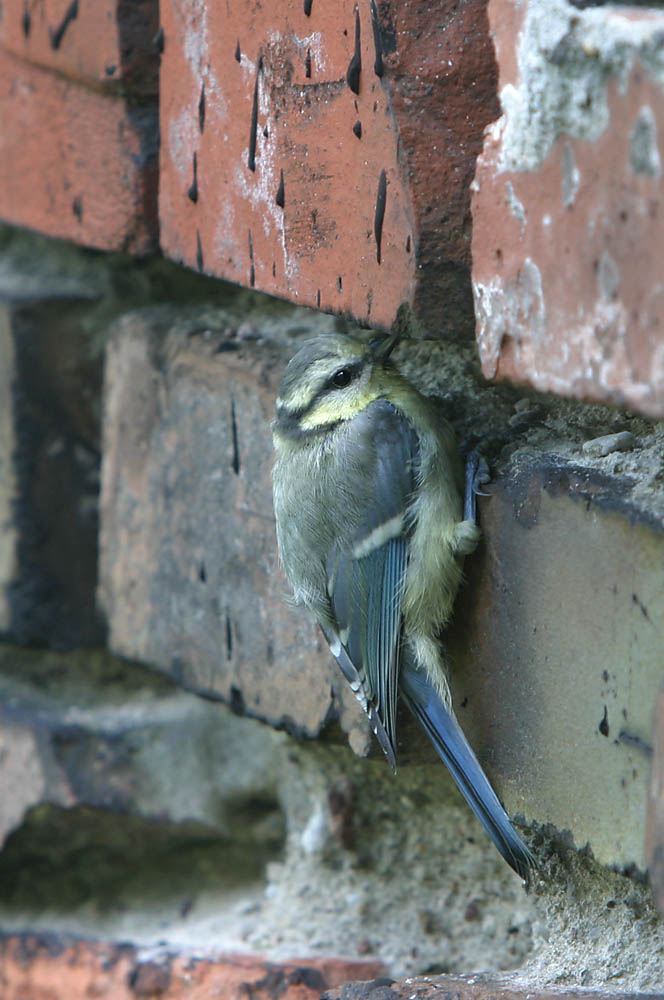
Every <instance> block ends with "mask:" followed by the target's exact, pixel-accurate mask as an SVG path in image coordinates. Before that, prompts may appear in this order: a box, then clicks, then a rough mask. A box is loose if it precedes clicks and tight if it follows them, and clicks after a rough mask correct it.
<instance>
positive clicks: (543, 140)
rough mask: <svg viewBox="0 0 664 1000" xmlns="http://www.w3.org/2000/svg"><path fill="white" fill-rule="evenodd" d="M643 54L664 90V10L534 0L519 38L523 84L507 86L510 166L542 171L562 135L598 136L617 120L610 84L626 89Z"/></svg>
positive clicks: (504, 159)
mask: <svg viewBox="0 0 664 1000" xmlns="http://www.w3.org/2000/svg"><path fill="white" fill-rule="evenodd" d="M637 59H638V60H639V61H640V62H641V63H642V64H643V66H644V67H645V70H646V72H647V73H648V75H649V76H650V78H651V79H652V80H653V81H654V82H655V84H656V85H657V86H658V87H659V88H660V89H661V90H662V91H664V15H662V16H657V15H656V14H651V15H650V16H649V17H647V18H646V17H642V18H635V17H633V16H632V17H630V16H629V15H628V14H627V13H626V12H621V11H620V10H619V9H617V8H613V9H609V10H607V9H606V8H592V9H588V10H579V9H578V8H577V7H573V6H572V5H571V4H570V3H568V2H567V0H530V2H529V3H528V7H527V11H526V14H525V18H524V23H523V28H522V31H521V33H520V36H519V41H518V48H517V61H518V67H519V77H518V80H517V82H516V84H512V83H510V84H507V85H506V86H505V87H503V89H502V91H501V95H500V98H501V102H502V107H503V116H504V131H503V143H502V154H501V162H500V164H499V168H500V169H502V170H537V169H538V167H539V166H540V165H541V164H542V163H543V162H544V160H545V159H546V157H547V156H548V154H549V153H550V151H551V149H552V147H553V145H554V143H555V141H556V139H557V138H558V137H559V136H560V135H569V136H571V137H573V138H580V139H585V140H590V141H595V140H597V139H598V138H599V136H600V135H602V133H603V132H604V130H605V129H606V128H607V126H608V124H609V107H608V100H607V85H608V83H609V81H610V80H614V81H615V82H617V84H618V87H619V89H620V90H621V91H623V92H624V90H625V88H626V87H627V83H628V78H629V73H630V70H631V69H632V66H633V65H634V62H635V60H637Z"/></svg>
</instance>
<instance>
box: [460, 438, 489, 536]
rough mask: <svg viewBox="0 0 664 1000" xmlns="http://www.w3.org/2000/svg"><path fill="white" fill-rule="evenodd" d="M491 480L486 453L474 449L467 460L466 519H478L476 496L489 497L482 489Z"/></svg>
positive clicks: (464, 508) (464, 509)
mask: <svg viewBox="0 0 664 1000" xmlns="http://www.w3.org/2000/svg"><path fill="white" fill-rule="evenodd" d="M490 482H491V475H490V473H489V466H488V463H487V460H486V459H485V457H484V455H482V454H480V452H479V451H477V450H476V449H474V450H473V451H471V453H470V455H469V456H468V458H467V460H466V496H465V499H464V507H463V515H464V520H466V521H477V501H476V497H488V496H491V494H490V493H486V492H485V491H483V490H482V489H481V487H482V486H486V484H487V483H490Z"/></svg>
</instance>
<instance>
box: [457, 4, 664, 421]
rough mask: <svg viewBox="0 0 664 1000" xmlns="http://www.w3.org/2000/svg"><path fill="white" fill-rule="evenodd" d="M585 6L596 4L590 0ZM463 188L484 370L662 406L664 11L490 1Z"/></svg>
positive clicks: (649, 410) (653, 409) (661, 411)
mask: <svg viewBox="0 0 664 1000" xmlns="http://www.w3.org/2000/svg"><path fill="white" fill-rule="evenodd" d="M591 6H592V5H591ZM489 16H490V21H491V30H492V35H493V37H494V42H495V46H496V51H497V54H498V63H499V68H500V94H501V101H502V112H503V114H502V117H500V118H499V119H498V120H497V121H496V122H495V123H494V125H493V126H492V128H490V129H489V130H488V131H487V134H486V139H485V144H484V150H483V152H482V155H481V156H480V158H479V160H478V163H477V173H476V178H475V184H474V188H475V191H474V195H473V241H472V246H473V284H474V294H475V307H476V312H477V338H478V343H479V349H480V355H481V359H482V366H483V371H484V374H485V375H486V376H487V377H488V378H507V379H510V380H512V381H518V382H529V383H531V384H532V385H534V386H535V387H537V388H538V389H545V390H552V391H554V392H556V393H559V394H565V395H572V396H577V397H580V398H591V399H597V400H607V401H610V402H613V403H618V404H621V405H626V406H629V407H632V408H634V409H637V410H640V411H641V412H643V413H646V414H650V415H652V416H662V415H664V333H663V331H664V297H663V295H662V285H661V280H660V278H661V273H660V272H661V268H660V258H661V247H662V244H663V243H664V211H663V209H664V202H663V198H662V195H663V188H662V183H663V181H662V169H661V144H660V141H659V139H658V134H659V133H661V129H662V125H663V123H664V74H663V73H662V69H661V46H662V37H663V32H664V15H663V14H662V13H661V12H660V11H658V12H655V11H646V10H643V11H637V10H616V9H608V10H605V9H602V10H597V9H590V10H579V9H577V5H575V6H573V5H571V4H567V3H563V2H556V3H549V2H548V0H530V2H529V3H526V4H517V3H515V2H512V0H491V3H490V4H489Z"/></svg>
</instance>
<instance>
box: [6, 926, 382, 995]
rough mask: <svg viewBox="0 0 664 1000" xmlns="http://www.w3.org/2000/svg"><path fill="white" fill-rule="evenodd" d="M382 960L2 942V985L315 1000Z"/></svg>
mask: <svg viewBox="0 0 664 1000" xmlns="http://www.w3.org/2000/svg"><path fill="white" fill-rule="evenodd" d="M381 972H382V967H381V966H380V964H379V963H378V962H374V961H356V962H353V961H347V960H343V959H335V958H327V959H306V960H304V961H302V962H292V961H291V962H283V963H276V962H268V961H265V960H262V959H260V958H253V957H252V958H249V957H247V956H244V955H225V956H220V957H217V958H211V957H201V956H200V955H198V954H196V955H193V954H192V955H187V954H182V955H172V954H168V953H164V954H161V955H160V956H159V957H158V958H153V959H151V960H150V959H146V958H143V957H141V956H140V954H139V951H138V949H136V948H133V947H131V946H130V945H124V944H112V943H108V942H99V941H71V940H68V939H67V938H64V937H57V936H51V935H30V934H23V935H15V936H5V937H2V938H0V985H2V987H3V998H4V1000H33V998H34V1000H37V998H47V997H48V998H50V997H54V998H55V997H58V998H60V997H72V998H78V997H89V996H94V997H107V998H109V1000H135V998H136V997H145V996H149V997H155V996H158V997H163V1000H179V998H185V997H186V998H187V1000H203V998H205V997H210V996H217V997H221V998H222V1000H233V998H234V997H237V996H244V995H247V996H252V997H256V998H257V1000H270V998H272V997H274V996H275V995H278V996H279V997H280V998H283V1000H314V998H318V997H319V996H320V994H321V992H323V991H324V990H325V989H329V988H331V987H334V986H339V985H341V983H343V982H346V981H347V980H348V979H349V978H351V977H357V976H365V977H367V978H369V977H372V976H373V977H375V976H377V975H380V974H381Z"/></svg>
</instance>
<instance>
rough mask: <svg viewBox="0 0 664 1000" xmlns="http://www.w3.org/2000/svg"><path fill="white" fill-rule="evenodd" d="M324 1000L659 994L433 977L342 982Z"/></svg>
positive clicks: (578, 999) (580, 999) (595, 998)
mask: <svg viewBox="0 0 664 1000" xmlns="http://www.w3.org/2000/svg"><path fill="white" fill-rule="evenodd" d="M326 996H327V1000H399V998H403V1000H406V998H407V997H408V998H410V1000H412V998H417V1000H447V998H448V997H451V996H453V997H454V998H455V1000H497V998H499V1000H529V998H533V1000H586V998H587V1000H639V998H641V1000H648V997H650V998H652V1000H654V998H655V997H659V996H661V994H659V993H650V994H645V993H624V992H615V991H614V990H603V989H593V990H575V989H564V988H563V989H546V988H543V989H537V990H533V989H532V987H531V988H528V987H525V986H519V985H517V984H515V983H513V982H512V980H511V978H510V977H509V976H503V977H500V978H495V977H493V976H486V975H484V976H436V977H433V978H432V977H429V976H426V977H423V978H414V979H406V980H405V981H394V980H391V981H390V980H387V981H386V980H380V981H378V982H373V983H345V984H344V985H343V986H341V987H338V988H337V989H334V990H328V992H327V995H326Z"/></svg>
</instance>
